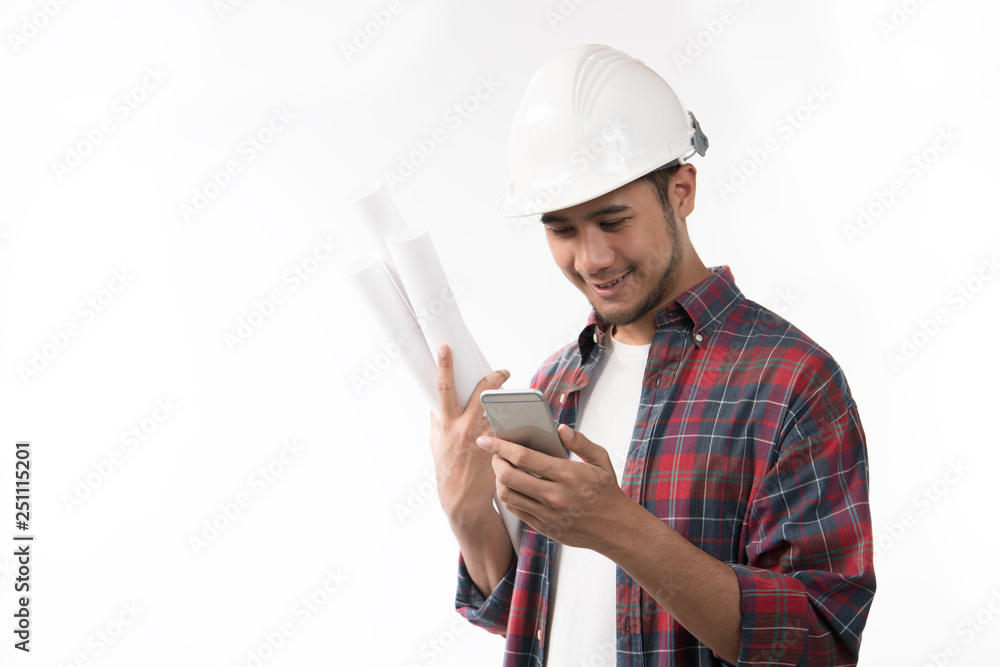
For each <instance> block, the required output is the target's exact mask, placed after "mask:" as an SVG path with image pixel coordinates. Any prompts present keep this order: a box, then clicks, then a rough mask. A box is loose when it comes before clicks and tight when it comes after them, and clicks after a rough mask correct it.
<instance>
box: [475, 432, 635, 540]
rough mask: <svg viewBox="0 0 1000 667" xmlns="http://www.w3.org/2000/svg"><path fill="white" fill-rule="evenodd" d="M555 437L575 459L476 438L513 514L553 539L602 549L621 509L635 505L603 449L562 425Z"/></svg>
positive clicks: (619, 522)
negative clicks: (489, 456)
mask: <svg viewBox="0 0 1000 667" xmlns="http://www.w3.org/2000/svg"><path fill="white" fill-rule="evenodd" d="M559 437H560V439H561V440H562V443H563V445H564V446H565V447H566V449H568V450H569V451H571V452H573V453H574V454H576V455H577V456H579V457H580V459H581V460H580V461H572V460H569V459H560V458H556V457H554V456H549V455H548V454H542V453H541V452H536V451H534V450H532V449H528V448H527V447H523V446H521V445H518V444H516V443H513V442H509V441H507V440H501V439H500V438H494V437H489V436H483V437H481V438H479V439H478V440H477V442H478V444H479V446H480V447H482V448H483V449H485V450H486V451H488V452H490V453H492V454H493V472H494V473H495V475H496V487H497V497H498V498H499V499H500V501H501V502H503V504H504V505H505V506H506V507H507V509H508V510H510V512H511V513H512V514H514V515H515V516H516V517H518V518H519V519H521V520H522V521H524V522H525V523H527V524H528V525H530V526H531V527H532V528H534V529H535V530H537V531H538V532H539V533H542V534H543V535H547V536H548V537H551V538H552V539H554V540H556V541H557V542H561V543H562V544H566V545H569V546H573V547H581V548H587V549H594V550H595V551H601V550H602V547H603V546H604V545H606V544H608V543H611V542H614V541H615V540H617V539H618V537H617V536H616V533H617V532H618V531H620V530H621V529H622V527H623V525H624V524H625V522H624V520H623V519H624V515H625V513H626V512H627V511H628V510H629V509H631V508H634V507H638V505H636V503H635V502H634V501H633V500H632V499H631V498H629V497H628V496H626V495H625V493H624V492H623V491H622V490H621V487H620V486H618V476H617V475H616V474H615V470H614V467H613V466H612V465H611V458H610V457H609V456H608V452H607V450H606V449H604V448H603V447H601V446H600V445H596V444H594V443H593V442H591V441H590V440H588V439H587V438H586V437H584V436H583V434H581V433H579V432H577V431H574V430H573V429H571V428H570V427H568V426H566V425H565V424H561V425H560V426H559ZM529 473H534V475H538V477H535V476H534V475H532V474H529Z"/></svg>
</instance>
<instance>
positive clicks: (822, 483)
mask: <svg viewBox="0 0 1000 667" xmlns="http://www.w3.org/2000/svg"><path fill="white" fill-rule="evenodd" d="M838 407H839V408H840V409H841V410H838V416H833V415H831V416H830V418H829V419H826V420H819V422H820V423H817V420H815V419H813V418H811V417H810V418H808V419H805V420H802V421H801V422H799V423H797V424H796V425H795V426H794V427H793V428H792V429H791V430H790V432H789V433H788V435H787V437H786V438H785V439H784V444H783V446H782V449H781V450H780V454H779V456H778V459H777V461H776V462H775V464H774V465H773V466H772V467H771V468H770V469H769V470H768V472H767V474H766V475H765V476H764V478H763V480H762V482H761V484H760V485H759V487H758V489H757V491H756V493H755V495H754V498H753V500H752V502H751V507H750V509H749V513H748V522H747V529H748V533H747V537H748V539H747V548H746V557H747V562H746V563H745V564H735V565H733V566H732V567H733V569H734V571H735V572H736V576H737V579H738V580H739V587H740V612H741V614H742V633H741V639H740V654H739V665H741V666H742V665H810V666H814V665H824V666H834V665H836V666H842V665H856V664H857V661H858V651H859V649H860V645H861V633H862V631H863V630H864V626H865V623H866V621H867V618H868V611H869V608H870V607H871V602H872V599H873V597H874V595H875V570H874V565H873V553H872V547H873V542H872V525H871V514H870V509H869V505H868V457H867V448H866V444H865V437H864V432H863V430H862V428H861V422H860V419H859V417H858V414H857V408H856V407H855V405H854V403H853V401H849V400H848V401H847V403H846V404H842V405H840V406H838Z"/></svg>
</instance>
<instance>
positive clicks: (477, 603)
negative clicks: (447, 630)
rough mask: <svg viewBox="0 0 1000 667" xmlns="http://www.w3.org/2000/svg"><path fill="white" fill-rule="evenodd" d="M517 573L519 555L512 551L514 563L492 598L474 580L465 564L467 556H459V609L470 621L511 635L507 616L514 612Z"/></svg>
mask: <svg viewBox="0 0 1000 667" xmlns="http://www.w3.org/2000/svg"><path fill="white" fill-rule="evenodd" d="M516 575H517V555H516V554H512V555H511V557H510V564H509V565H508V566H507V572H506V573H505V574H504V576H503V579H501V580H500V583H498V584H497V587H496V588H495V589H493V591H492V592H491V593H490V595H489V597H484V596H483V594H482V593H481V592H480V591H479V589H478V588H477V587H476V584H475V583H473V581H472V577H470V576H469V570H468V569H467V568H466V567H465V559H464V558H463V557H462V555H461V554H459V556H458V593H457V595H456V596H455V608H456V609H457V610H458V613H459V614H461V615H462V616H464V617H465V618H466V619H467V620H468V621H469V622H470V623H472V624H473V625H477V626H479V627H481V628H484V629H486V630H488V631H490V632H492V633H494V634H497V635H503V636H506V635H507V618H508V617H509V615H510V602H511V599H512V598H513V595H514V578H515V576H516Z"/></svg>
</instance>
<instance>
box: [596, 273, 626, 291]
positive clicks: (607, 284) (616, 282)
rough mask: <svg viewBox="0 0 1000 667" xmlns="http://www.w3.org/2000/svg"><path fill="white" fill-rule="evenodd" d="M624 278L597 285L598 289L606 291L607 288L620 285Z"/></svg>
mask: <svg viewBox="0 0 1000 667" xmlns="http://www.w3.org/2000/svg"><path fill="white" fill-rule="evenodd" d="M626 275H628V274H626ZM624 277H625V276H622V277H621V278H617V279H616V280H612V281H611V282H610V283H604V284H603V285H598V287H599V288H601V289H607V288H609V287H613V286H614V285H617V284H618V283H620V282H621V280H622V278H624Z"/></svg>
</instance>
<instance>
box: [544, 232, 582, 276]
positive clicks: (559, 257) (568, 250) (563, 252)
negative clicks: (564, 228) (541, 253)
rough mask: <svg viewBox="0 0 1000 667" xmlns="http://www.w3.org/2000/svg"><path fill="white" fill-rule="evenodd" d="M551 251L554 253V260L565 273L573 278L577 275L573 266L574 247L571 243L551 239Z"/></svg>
mask: <svg viewBox="0 0 1000 667" xmlns="http://www.w3.org/2000/svg"><path fill="white" fill-rule="evenodd" d="M548 241H549V251H550V252H551V253H552V260H553V261H554V262H555V263H556V266H558V267H559V268H560V269H561V270H562V272H563V273H565V274H566V275H567V276H572V275H573V274H574V273H576V267H574V266H573V246H572V244H570V243H565V242H562V243H561V242H560V241H559V239H551V238H550V239H549V240H548Z"/></svg>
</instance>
